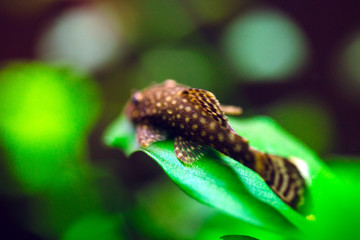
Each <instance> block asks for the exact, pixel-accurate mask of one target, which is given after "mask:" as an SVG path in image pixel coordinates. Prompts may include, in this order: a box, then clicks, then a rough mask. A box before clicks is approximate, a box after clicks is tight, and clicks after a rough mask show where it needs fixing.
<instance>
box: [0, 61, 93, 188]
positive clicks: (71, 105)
mask: <svg viewBox="0 0 360 240" xmlns="http://www.w3.org/2000/svg"><path fill="white" fill-rule="evenodd" d="M89 80H90V79H88V78H85V77H84V76H82V75H78V74H76V73H75V72H72V71H70V70H68V69H64V68H53V67H49V66H46V65H43V64H40V63H16V64H10V65H8V66H7V67H5V68H4V69H2V70H1V71H0V113H1V117H0V131H1V133H2V134H1V135H0V141H1V145H2V147H4V150H5V155H6V156H7V157H8V162H7V164H8V166H9V167H10V169H11V172H12V173H13V174H14V176H15V177H16V178H17V179H19V181H20V183H21V184H23V185H24V188H25V189H26V190H27V191H30V192H32V191H37V190H39V189H44V188H52V189H55V188H57V187H60V188H61V187H63V186H68V184H69V183H71V182H74V181H76V180H77V179H78V177H79V176H78V175H77V174H79V169H78V166H77V164H78V163H79V162H74V159H77V158H78V157H79V156H78V154H79V152H81V151H82V149H79V146H81V144H82V141H83V139H84V136H86V133H87V131H88V129H89V127H90V126H91V124H92V123H93V121H94V120H95V117H96V116H97V113H98V112H99V107H100V99H99V95H98V92H97V88H96V86H95V85H94V83H92V82H91V81H89Z"/></svg>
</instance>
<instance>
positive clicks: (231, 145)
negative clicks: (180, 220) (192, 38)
mask: <svg viewBox="0 0 360 240" xmlns="http://www.w3.org/2000/svg"><path fill="white" fill-rule="evenodd" d="M241 111H242V110H241V108H238V107H234V106H222V105H220V104H219V102H218V100H217V99H216V98H215V96H214V94H212V93H211V92H208V91H205V90H202V89H196V88H189V87H187V86H184V85H180V84H177V83H176V82H175V81H173V80H167V81H165V82H164V83H163V84H158V85H154V86H152V87H150V88H147V89H145V90H143V91H141V92H135V93H134V94H133V96H132V99H131V101H130V102H129V103H128V104H127V107H126V115H127V117H128V118H129V119H130V120H131V121H132V122H133V123H134V124H135V125H136V128H137V141H138V143H139V144H140V145H141V146H143V147H147V146H149V145H150V144H151V143H153V142H156V141H162V140H165V139H167V138H173V139H174V152H175V154H176V156H177V158H178V159H179V160H181V161H182V162H184V163H185V164H191V163H193V162H194V161H196V160H198V159H200V158H201V157H202V156H203V155H204V152H205V151H204V149H206V147H209V146H210V147H212V148H214V149H216V150H218V151H219V152H221V153H223V154H225V155H227V156H229V157H231V158H233V159H235V160H237V161H239V162H240V163H242V164H244V165H245V166H247V167H249V168H251V169H252V170H254V171H255V172H257V173H258V174H259V175H260V176H261V177H262V178H263V179H264V181H265V182H266V183H267V184H268V186H269V187H270V188H271V189H272V190H273V191H274V192H275V193H276V194H277V195H278V196H279V197H280V198H281V199H282V200H283V201H284V202H285V203H287V204H288V205H290V206H291V207H294V208H295V207H296V206H297V203H298V202H299V199H300V198H302V194H303V191H304V187H305V184H304V180H303V178H302V176H301V174H300V172H299V171H298V169H297V168H296V166H295V165H294V164H292V163H291V162H290V161H289V160H288V159H286V158H283V157H280V156H276V155H272V154H267V153H264V152H261V151H258V150H256V149H254V148H252V147H250V146H249V143H248V141H247V140H246V139H245V138H243V137H241V136H239V135H238V134H237V133H236V132H235V131H234V130H233V129H232V128H231V127H230V125H229V124H228V119H227V117H226V116H225V114H231V115H233V114H235V115H236V114H239V113H241Z"/></svg>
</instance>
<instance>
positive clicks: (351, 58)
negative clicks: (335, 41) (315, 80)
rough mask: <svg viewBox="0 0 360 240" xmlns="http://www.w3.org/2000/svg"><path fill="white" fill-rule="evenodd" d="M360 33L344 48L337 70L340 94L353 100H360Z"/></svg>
mask: <svg viewBox="0 0 360 240" xmlns="http://www.w3.org/2000/svg"><path fill="white" fill-rule="evenodd" d="M359 62H360V33H357V34H354V35H352V36H351V37H350V39H349V41H347V42H346V44H345V45H344V46H342V49H341V54H340V58H339V66H338V68H337V70H338V72H337V73H338V74H339V73H340V75H339V76H338V79H341V80H342V81H339V82H338V83H337V85H338V87H339V88H340V89H343V91H340V93H343V94H346V95H347V96H350V97H353V98H359V90H360V67H359Z"/></svg>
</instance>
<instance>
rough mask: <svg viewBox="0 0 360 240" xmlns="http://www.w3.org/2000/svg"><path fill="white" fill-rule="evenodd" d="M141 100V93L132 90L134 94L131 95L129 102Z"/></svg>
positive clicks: (134, 102) (136, 102)
mask: <svg viewBox="0 0 360 240" xmlns="http://www.w3.org/2000/svg"><path fill="white" fill-rule="evenodd" d="M141 100H142V95H141V93H140V92H138V91H136V92H134V94H133V95H132V98H131V102H132V103H133V104H138V103H139V102H140V101H141Z"/></svg>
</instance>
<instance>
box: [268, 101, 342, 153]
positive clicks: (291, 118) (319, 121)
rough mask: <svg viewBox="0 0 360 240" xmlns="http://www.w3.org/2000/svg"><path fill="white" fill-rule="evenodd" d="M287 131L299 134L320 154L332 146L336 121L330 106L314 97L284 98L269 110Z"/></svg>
mask: <svg viewBox="0 0 360 240" xmlns="http://www.w3.org/2000/svg"><path fill="white" fill-rule="evenodd" d="M267 112H268V114H269V115H270V116H272V117H273V118H274V119H275V120H276V121H277V122H279V124H280V125H281V126H282V127H284V128H285V129H286V130H287V131H289V132H290V133H292V134H293V135H295V136H297V137H298V138H299V139H301V140H302V141H304V142H305V143H306V144H307V145H308V146H309V147H311V148H312V149H313V150H314V151H315V152H317V153H318V154H323V153H326V152H327V151H329V150H330V148H331V147H332V146H331V144H332V143H333V141H334V140H333V139H334V136H335V133H334V129H335V126H334V123H333V122H332V121H331V120H332V119H333V117H332V116H331V114H330V112H329V110H328V107H327V106H326V105H325V104H320V102H319V101H316V100H314V99H309V98H308V99H306V100H300V99H298V100H296V99H295V98H293V99H289V100H287V99H284V100H283V101H281V102H279V103H277V104H275V105H274V106H270V107H269V108H268V110H267Z"/></svg>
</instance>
